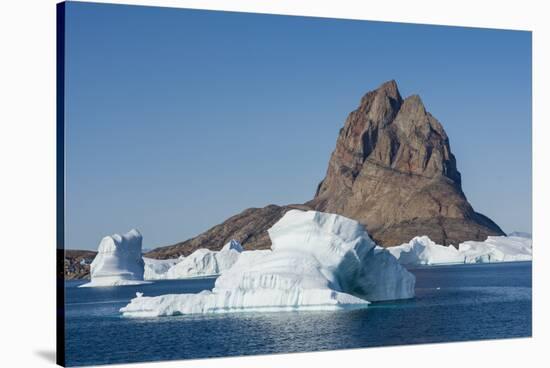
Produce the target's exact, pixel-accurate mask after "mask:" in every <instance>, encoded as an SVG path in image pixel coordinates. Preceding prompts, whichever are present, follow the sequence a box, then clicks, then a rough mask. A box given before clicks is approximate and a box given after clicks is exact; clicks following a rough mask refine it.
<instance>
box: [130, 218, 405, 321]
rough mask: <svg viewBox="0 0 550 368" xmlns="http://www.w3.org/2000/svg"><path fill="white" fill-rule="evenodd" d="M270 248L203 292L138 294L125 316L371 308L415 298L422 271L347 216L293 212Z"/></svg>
mask: <svg viewBox="0 0 550 368" xmlns="http://www.w3.org/2000/svg"><path fill="white" fill-rule="evenodd" d="M268 233H269V236H270V238H271V242H272V247H271V250H263V251H248V252H247V251H245V252H242V253H241V254H240V256H239V257H238V259H237V260H236V262H235V263H234V264H233V266H232V267H231V268H229V269H227V270H226V271H224V272H223V273H222V274H221V276H220V277H219V278H218V279H217V280H216V283H215V287H214V289H213V290H212V291H203V292H201V293H199V294H179V295H177V294H173V295H163V296H157V297H146V296H139V297H136V298H134V299H132V300H131V302H130V303H129V304H128V305H127V306H125V307H123V308H121V310H120V311H121V312H122V313H123V315H124V316H131V317H151V316H165V315H179V314H192V313H227V312H241V311H255V310H262V311H274V310H296V309H300V310H304V309H306V310H311V309H316V310H319V309H321V310H325V309H343V308H364V307H366V306H367V305H368V304H369V302H370V301H378V300H392V299H403V298H411V297H413V296H414V284H415V277H414V276H413V275H412V274H411V273H409V272H408V271H407V270H406V269H405V268H403V267H402V266H401V265H400V264H399V263H398V262H397V260H396V259H395V258H394V257H392V256H391V255H390V254H389V253H388V252H387V251H385V250H378V249H375V243H374V242H373V241H372V240H371V239H370V237H369V235H368V233H367V231H366V230H365V228H364V226H363V225H361V224H359V223H358V222H357V221H354V220H351V219H348V218H346V217H343V216H339V215H335V214H328V213H322V212H316V211H301V210H291V211H288V212H287V213H286V214H285V215H284V216H283V218H281V220H279V221H278V222H277V223H276V224H275V225H273V226H272V227H271V228H270V229H269V230H268Z"/></svg>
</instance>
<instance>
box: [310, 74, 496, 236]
mask: <svg viewBox="0 0 550 368" xmlns="http://www.w3.org/2000/svg"><path fill="white" fill-rule="evenodd" d="M306 204H307V205H308V206H310V207H312V208H314V209H316V210H318V211H324V212H332V213H338V214H341V215H344V216H347V217H350V218H353V219H355V220H358V221H360V222H361V223H363V224H365V225H366V227H367V229H368V231H369V233H370V234H371V235H372V237H373V238H374V239H375V240H376V241H377V242H378V243H379V244H380V245H383V246H392V245H397V244H401V243H404V242H408V241H409V240H410V239H411V238H412V237H414V236H416V235H428V236H429V237H430V238H431V239H432V240H434V241H435V242H436V243H439V244H444V245H448V244H455V245H458V243H460V242H463V241H465V240H485V239H486V238H487V236H488V235H504V233H503V232H502V230H501V229H500V228H499V227H498V226H497V225H496V224H495V223H494V222H493V221H491V220H490V219H489V218H487V217H485V216H483V215H481V214H478V213H476V212H475V211H474V210H473V208H472V206H471V205H470V204H469V203H468V201H467V200H466V197H465V195H464V193H463V192H462V187H461V178H460V173H459V172H458V170H457V167H456V160H455V157H454V155H453V154H452V153H451V149H450V146H449V138H448V137H447V134H446V133H445V130H444V129H443V127H442V126H441V124H440V123H439V122H438V121H437V119H435V118H434V117H433V116H432V115H431V114H430V113H429V112H427V111H426V109H425V107H424V105H423V103H422V100H421V99H420V97H419V96H417V95H413V96H410V97H408V98H406V99H405V100H403V99H402V97H401V95H400V94H399V90H398V89H397V84H396V83H395V81H390V82H386V83H384V84H382V85H381V86H380V87H379V88H378V89H376V90H374V91H371V92H369V93H367V94H366V95H365V96H364V97H363V98H362V99H361V103H360V105H359V107H358V108H357V110H355V111H352V112H351V113H350V114H349V116H348V118H347V119H346V122H345V125H344V127H343V128H342V129H341V130H340V134H339V136H338V140H337V142H336V148H335V150H334V152H333V153H332V156H331V158H330V161H329V165H328V169H327V174H326V177H325V179H324V180H323V181H322V182H321V183H320V184H319V187H318V189H317V193H316V194H315V198H314V199H313V200H312V201H310V202H308V203H306Z"/></svg>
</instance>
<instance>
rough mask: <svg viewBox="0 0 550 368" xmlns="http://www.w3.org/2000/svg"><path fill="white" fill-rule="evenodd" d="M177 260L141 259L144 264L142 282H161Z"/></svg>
mask: <svg viewBox="0 0 550 368" xmlns="http://www.w3.org/2000/svg"><path fill="white" fill-rule="evenodd" d="M179 261H180V260H179V259H177V258H176V259H173V258H171V259H153V258H147V257H143V262H145V268H144V273H143V279H144V280H163V279H165V278H166V272H168V270H169V269H170V268H172V267H173V266H174V265H176V264H177V263H178V262H179Z"/></svg>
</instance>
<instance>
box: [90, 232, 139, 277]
mask: <svg viewBox="0 0 550 368" xmlns="http://www.w3.org/2000/svg"><path fill="white" fill-rule="evenodd" d="M142 239H143V238H142V236H141V234H140V233H139V231H137V230H135V229H132V230H130V231H129V232H128V233H126V234H124V235H119V234H114V235H110V236H106V237H104V238H103V239H102V240H101V243H99V247H98V250H97V255H96V257H95V258H94V260H93V262H92V264H91V265H90V275H91V281H90V282H89V283H87V284H84V285H81V286H80V287H98V286H121V285H138V284H146V283H148V282H147V281H144V280H143V273H144V262H143V259H142V257H141V242H142Z"/></svg>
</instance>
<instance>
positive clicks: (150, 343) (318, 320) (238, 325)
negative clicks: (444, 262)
mask: <svg viewBox="0 0 550 368" xmlns="http://www.w3.org/2000/svg"><path fill="white" fill-rule="evenodd" d="M411 271H412V272H413V273H414V274H415V275H416V278H417V279H416V298H414V299H412V300H406V301H399V302H384V303H374V304H371V306H370V307H369V308H367V309H362V310H350V311H334V312H326V311H325V312H278V313H232V314H216V315H196V316H178V317H160V318H147V319H136V318H124V317H121V315H120V313H119V312H118V310H119V309H120V308H121V307H123V306H125V305H126V304H127V303H128V302H129V300H130V299H131V298H133V297H134V296H135V293H136V291H141V292H143V293H144V294H145V295H146V296H155V295H161V294H169V293H197V292H199V291H201V290H204V289H211V288H212V287H213V285H214V279H195V280H173V281H158V282H155V283H153V284H149V285H138V286H123V287H116V288H77V286H78V285H80V284H81V283H83V282H81V281H69V282H67V283H66V362H67V365H70V366H75V365H92V364H108V363H123V362H141V361H154V360H170V359H193V358H207V357H220V356H235V355H253V354H270V353H288V352H299V351H320V350H334V349H349V348H361V347H369V346H386V345H402V344H420V343H435V342H449V341H464V340H482V339H499V338H509V337H528V336H531V263H530V262H518V263H501V264H485V265H483V264H481V265H479V264H478V265H459V266H437V267H424V268H416V269H413V270H411Z"/></svg>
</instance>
